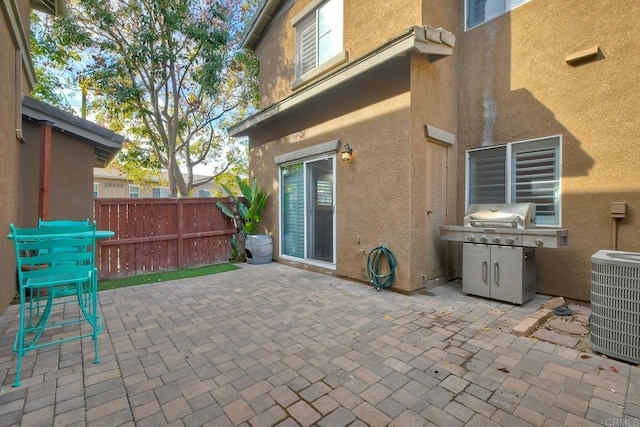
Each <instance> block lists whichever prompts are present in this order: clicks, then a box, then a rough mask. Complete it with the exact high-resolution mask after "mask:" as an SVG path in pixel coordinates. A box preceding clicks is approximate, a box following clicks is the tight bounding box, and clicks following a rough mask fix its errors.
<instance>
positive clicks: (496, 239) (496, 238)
mask: <svg viewBox="0 0 640 427" xmlns="http://www.w3.org/2000/svg"><path fill="white" fill-rule="evenodd" d="M493 243H496V244H497V243H500V238H499V237H498V236H496V237H494V238H493Z"/></svg>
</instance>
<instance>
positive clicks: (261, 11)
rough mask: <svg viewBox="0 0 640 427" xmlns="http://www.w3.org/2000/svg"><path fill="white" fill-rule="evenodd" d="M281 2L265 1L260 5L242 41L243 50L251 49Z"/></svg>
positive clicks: (275, 0) (280, 0) (278, 0)
mask: <svg viewBox="0 0 640 427" xmlns="http://www.w3.org/2000/svg"><path fill="white" fill-rule="evenodd" d="M281 2H282V0H265V1H264V2H263V3H262V4H261V5H260V7H259V8H258V10H257V11H256V13H255V14H254V15H253V19H252V20H251V25H249V27H248V28H247V31H246V32H245V34H244V38H243V39H242V47H243V48H245V49H253V47H254V46H255V45H256V42H257V41H258V40H260V38H261V37H262V32H263V31H264V29H265V28H266V27H267V25H268V24H269V21H271V18H273V14H274V13H275V11H276V9H277V8H278V6H279V5H280V3H281Z"/></svg>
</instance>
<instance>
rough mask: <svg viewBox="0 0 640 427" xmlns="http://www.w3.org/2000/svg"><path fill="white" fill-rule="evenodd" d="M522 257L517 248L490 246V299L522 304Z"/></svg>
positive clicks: (520, 251) (519, 248)
mask: <svg viewBox="0 0 640 427" xmlns="http://www.w3.org/2000/svg"><path fill="white" fill-rule="evenodd" d="M522 257H523V254H522V248H521V247H519V246H491V274H490V276H491V284H490V288H491V298H493V299H497V300H500V301H508V302H513V303H518V304H522V280H523V275H522V273H523V271H522V268H523V259H522Z"/></svg>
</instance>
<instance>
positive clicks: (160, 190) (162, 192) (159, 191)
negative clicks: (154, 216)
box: [151, 187, 170, 198]
mask: <svg viewBox="0 0 640 427" xmlns="http://www.w3.org/2000/svg"><path fill="white" fill-rule="evenodd" d="M169 194H170V193H169V189H168V188H167V187H154V188H153V190H151V195H152V196H153V197H156V198H157V197H169Z"/></svg>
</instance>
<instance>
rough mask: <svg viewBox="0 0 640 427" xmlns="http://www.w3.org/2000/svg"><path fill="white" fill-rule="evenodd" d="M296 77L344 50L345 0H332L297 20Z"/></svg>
mask: <svg viewBox="0 0 640 427" xmlns="http://www.w3.org/2000/svg"><path fill="white" fill-rule="evenodd" d="M295 27H296V77H300V76H302V75H303V74H305V73H306V72H308V71H310V70H312V69H313V68H315V67H317V66H319V65H321V64H323V63H324V62H326V61H328V60H329V59H331V58H332V57H334V56H336V55H337V54H339V53H340V52H341V51H342V0H329V1H327V2H324V3H323V4H321V5H320V6H319V7H318V8H317V9H315V10H313V11H311V12H310V13H309V14H308V15H307V16H305V17H304V18H302V19H301V20H300V21H298V22H297V23H296V24H295Z"/></svg>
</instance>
